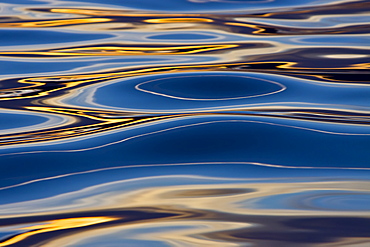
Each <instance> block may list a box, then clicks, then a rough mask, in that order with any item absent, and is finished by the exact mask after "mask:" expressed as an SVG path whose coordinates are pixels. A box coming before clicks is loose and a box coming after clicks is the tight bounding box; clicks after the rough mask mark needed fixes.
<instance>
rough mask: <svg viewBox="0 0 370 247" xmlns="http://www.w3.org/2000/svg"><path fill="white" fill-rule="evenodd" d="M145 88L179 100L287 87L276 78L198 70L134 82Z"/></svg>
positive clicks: (229, 97) (254, 94) (246, 94)
mask: <svg viewBox="0 0 370 247" xmlns="http://www.w3.org/2000/svg"><path fill="white" fill-rule="evenodd" d="M135 88H136V89H137V90H140V91H142V92H146V93H150V94H155V95H160V96H163V97H169V98H174V99H180V100H232V99H242V98H251V97H261V96H266V95H269V94H274V93H279V92H281V91H283V90H284V89H285V87H284V86H283V85H281V84H280V83H277V82H273V81H268V80H264V79H259V78H253V77H249V76H242V75H239V76H236V75H232V74H230V75H222V74H220V75H217V74H195V75H188V76H186V75H183V76H174V77H171V76H166V77H164V78H159V79H154V80H149V81H145V82H142V83H140V84H138V85H136V86H135Z"/></svg>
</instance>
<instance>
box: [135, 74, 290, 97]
mask: <svg viewBox="0 0 370 247" xmlns="http://www.w3.org/2000/svg"><path fill="white" fill-rule="evenodd" d="M210 76H215V77H218V76H223V75H194V76H189V75H186V76H173V77H166V78H158V79H154V80H149V81H145V82H142V83H139V84H137V85H136V86H135V89H136V90H139V91H142V92H145V93H149V94H154V95H159V96H163V97H167V98H173V99H180V100H196V101H215V100H233V99H247V98H255V97H262V96H267V95H271V94H276V93H280V92H282V91H284V90H285V89H287V87H286V86H284V85H283V84H281V83H278V82H275V81H270V80H267V79H262V78H253V77H250V76H242V75H230V77H243V78H248V79H255V80H261V81H265V82H268V83H272V84H276V85H278V86H280V87H281V89H280V90H277V91H274V92H270V93H264V94H257V95H250V96H242V97H231V98H222V99H196V98H185V97H178V96H173V95H168V94H164V93H158V92H154V91H150V90H146V89H142V88H140V86H141V85H144V84H147V83H150V82H154V81H160V80H167V79H175V78H187V77H190V78H192V77H210ZM225 76H226V75H225Z"/></svg>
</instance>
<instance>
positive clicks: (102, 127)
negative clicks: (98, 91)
mask: <svg viewBox="0 0 370 247" xmlns="http://www.w3.org/2000/svg"><path fill="white" fill-rule="evenodd" d="M25 108H26V109H29V110H36V111H40V112H42V111H44V112H52V113H62V114H65V115H72V116H78V117H79V118H77V119H79V120H81V119H80V118H81V117H83V118H89V119H92V120H97V121H99V122H98V123H92V124H86V123H85V124H84V123H82V124H81V125H80V126H76V127H70V128H61V129H57V130H44V131H38V132H32V133H21V134H15V135H7V136H6V137H5V138H3V139H1V138H0V145H12V144H21V143H30V142H35V141H50V140H51V141H53V140H57V139H62V138H72V137H78V136H81V135H87V134H95V133H98V132H102V131H107V130H113V129H117V128H122V127H128V126H132V125H137V124H144V123H148V122H153V121H158V120H164V119H170V118H180V117H186V116H190V115H196V114H171V115H162V116H149V117H141V116H138V117H122V118H119V119H117V118H113V119H112V118H109V117H104V113H106V112H99V111H95V112H94V111H88V110H87V111H85V110H76V109H63V108H51V107H25ZM102 113H103V114H102ZM201 114H203V115H205V114H207V113H200V114H198V115H201Z"/></svg>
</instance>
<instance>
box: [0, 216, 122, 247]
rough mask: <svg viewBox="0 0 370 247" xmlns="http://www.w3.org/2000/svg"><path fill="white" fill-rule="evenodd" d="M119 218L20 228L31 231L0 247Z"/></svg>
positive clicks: (56, 221)
mask: <svg viewBox="0 0 370 247" xmlns="http://www.w3.org/2000/svg"><path fill="white" fill-rule="evenodd" d="M116 219H117V218H112V217H83V218H69V219H58V220H52V221H49V222H42V224H40V225H32V226H27V227H22V228H19V230H31V231H27V232H25V233H21V234H19V235H16V236H14V237H12V238H10V239H8V240H6V241H4V242H0V246H1V247H2V246H9V245H12V244H16V243H19V242H21V241H22V240H24V239H26V238H29V237H32V236H34V235H37V234H41V233H46V232H53V231H58V230H64V229H73V228H79V227H85V226H91V225H96V224H101V223H105V222H109V221H113V220H116Z"/></svg>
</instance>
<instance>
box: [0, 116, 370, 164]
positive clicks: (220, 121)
mask: <svg viewBox="0 0 370 247" xmlns="http://www.w3.org/2000/svg"><path fill="white" fill-rule="evenodd" d="M228 122H241V123H258V124H267V125H273V126H279V127H287V128H294V129H300V130H306V131H313V132H318V133H323V134H330V135H348V136H370V133H369V134H357V133H339V132H331V131H324V130H317V129H311V128H305V127H298V126H290V125H285V124H276V123H269V122H262V121H253V120H218V121H208V122H201V123H194V124H186V125H181V126H176V127H171V128H167V129H163V130H157V131H153V132H149V133H144V134H140V135H136V136H131V137H127V138H125V139H123V140H119V141H115V142H111V143H107V144H103V145H99V146H96V147H90V148H82V149H74V150H50V151H32V152H19V153H8V154H0V157H1V156H9V155H20V154H34V153H52V152H63V153H73V152H83V151H90V150H94V149H98V148H103V147H107V146H111V145H114V144H118V143H122V142H126V141H129V140H132V139H136V138H139V137H143V136H148V135H154V134H158V133H163V132H167V131H171V130H175V129H180V128H186V127H192V126H199V125H205V124H212V123H228Z"/></svg>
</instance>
